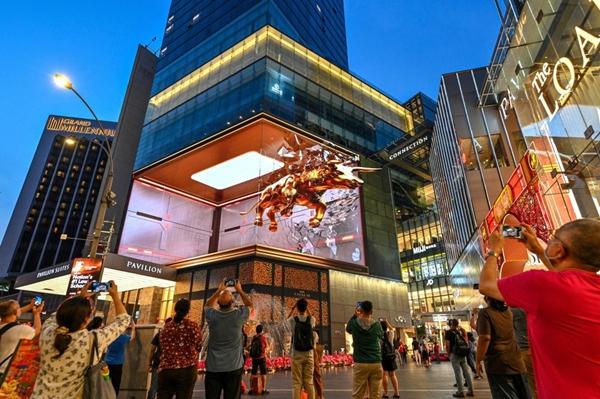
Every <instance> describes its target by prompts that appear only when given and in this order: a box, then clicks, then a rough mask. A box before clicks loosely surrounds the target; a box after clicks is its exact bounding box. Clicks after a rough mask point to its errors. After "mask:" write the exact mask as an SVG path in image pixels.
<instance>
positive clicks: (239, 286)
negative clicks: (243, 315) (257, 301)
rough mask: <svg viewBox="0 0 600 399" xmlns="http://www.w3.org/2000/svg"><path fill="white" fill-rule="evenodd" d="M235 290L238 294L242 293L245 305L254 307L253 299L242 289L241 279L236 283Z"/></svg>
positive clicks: (241, 296)
mask: <svg viewBox="0 0 600 399" xmlns="http://www.w3.org/2000/svg"><path fill="white" fill-rule="evenodd" d="M235 290H236V291H237V292H238V294H240V298H242V302H243V303H244V306H247V307H249V308H251V307H253V305H252V299H251V298H250V297H249V296H248V295H247V294H246V293H245V292H244V290H243V289H242V284H241V283H240V281H239V280H238V281H236V283H235Z"/></svg>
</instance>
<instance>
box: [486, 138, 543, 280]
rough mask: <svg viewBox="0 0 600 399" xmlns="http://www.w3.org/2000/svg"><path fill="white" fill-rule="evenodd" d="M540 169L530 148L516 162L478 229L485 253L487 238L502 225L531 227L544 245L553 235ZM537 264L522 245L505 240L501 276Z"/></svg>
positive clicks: (538, 264)
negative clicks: (525, 225) (542, 190)
mask: <svg viewBox="0 0 600 399" xmlns="http://www.w3.org/2000/svg"><path fill="white" fill-rule="evenodd" d="M539 167H540V164H539V160H538V158H537V153H536V151H535V149H534V148H532V149H530V150H529V151H527V153H525V156H524V157H523V159H521V162H519V165H518V166H517V168H516V169H515V171H514V172H513V174H512V175H511V177H510V179H509V180H508V183H507V184H506V186H504V188H503V190H502V192H501V193H500V195H499V196H498V198H497V199H496V201H495V202H494V205H493V206H492V209H490V211H489V213H488V214H487V216H486V218H485V221H484V223H483V225H482V226H481V228H480V233H481V237H482V239H483V247H484V250H485V251H487V250H488V245H487V242H488V238H489V236H490V235H491V234H492V233H493V232H494V231H495V230H497V229H498V228H499V227H500V226H502V225H503V224H506V225H509V226H520V225H521V224H527V225H530V226H532V227H533V228H534V230H535V231H536V234H537V236H538V238H540V239H542V240H543V241H544V242H547V241H548V239H549V237H550V234H551V232H552V222H551V220H550V217H549V215H548V212H547V210H546V206H545V204H544V199H543V194H542V192H541V188H540V181H539V176H538V168H539ZM540 263H541V262H539V260H537V259H534V256H533V255H532V254H530V253H529V252H528V251H527V248H526V247H525V244H523V243H522V242H520V241H517V240H506V244H505V248H504V251H503V259H502V265H501V270H500V276H501V277H508V276H510V275H513V274H517V273H520V272H522V271H523V270H526V269H529V268H532V267H539V266H540Z"/></svg>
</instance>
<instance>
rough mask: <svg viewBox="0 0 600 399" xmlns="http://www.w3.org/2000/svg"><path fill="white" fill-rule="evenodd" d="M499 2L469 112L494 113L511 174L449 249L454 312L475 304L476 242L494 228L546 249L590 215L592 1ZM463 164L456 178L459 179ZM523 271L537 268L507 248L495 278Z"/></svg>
mask: <svg viewBox="0 0 600 399" xmlns="http://www.w3.org/2000/svg"><path fill="white" fill-rule="evenodd" d="M509 3H510V4H511V5H509V6H508V7H507V9H506V10H505V13H504V17H503V19H502V21H503V23H502V27H501V31H500V33H499V38H498V42H497V46H496V49H495V51H494V53H493V57H492V61H491V63H490V66H489V67H488V68H487V69H486V78H485V81H484V82H483V84H481V85H480V96H479V109H480V112H496V111H497V112H498V113H499V115H500V125H501V133H502V135H503V137H504V144H505V148H506V149H508V150H509V154H510V157H509V161H511V160H512V161H513V162H514V167H513V168H509V171H510V175H507V174H504V176H503V179H502V186H501V190H499V191H498V192H497V194H496V195H494V196H492V197H488V202H489V206H488V207H487V209H485V212H486V215H485V216H484V217H481V216H480V211H478V210H477V209H475V212H473V211H471V212H472V215H478V216H477V217H476V218H473V222H474V223H473V222H472V223H470V225H471V229H472V230H469V231H465V232H464V233H465V234H463V235H462V236H461V241H460V245H459V246H457V248H456V249H453V253H454V254H455V255H454V256H453V262H452V264H451V268H452V271H451V278H452V284H453V285H454V286H455V287H456V290H455V300H456V305H457V308H459V309H464V308H470V307H475V306H478V305H479V304H480V303H481V299H480V298H481V296H480V295H479V293H478V292H477V291H478V290H477V289H478V278H479V271H480V268H481V266H482V265H483V254H484V253H485V246H486V239H487V237H488V236H489V234H490V233H491V232H492V231H493V230H495V229H497V228H498V226H499V225H501V224H513V223H519V222H527V223H529V224H532V225H534V226H536V230H537V232H538V236H539V237H540V238H541V239H542V240H547V239H548V236H549V234H550V232H551V231H552V229H554V228H557V227H559V226H561V225H562V224H564V223H566V222H568V221H571V220H574V219H578V218H582V217H598V215H599V214H600V196H599V195H600V191H598V190H599V182H600V157H599V154H600V143H599V140H600V109H599V106H600V81H599V79H600V78H599V77H598V73H597V70H598V66H599V65H600V57H599V56H598V49H599V47H600V36H598V30H599V28H600V2H598V1H587V0H580V1H561V0H528V1H525V2H523V4H521V5H520V6H519V7H514V6H512V2H509ZM507 4H508V3H507ZM434 142H435V139H434ZM439 153H444V152H443V150H442V149H441V148H440V149H439ZM447 153H448V152H446V154H447ZM467 159H468V157H467ZM513 162H510V164H511V165H512V164H513ZM469 165H470V163H469V162H467V163H466V165H465V169H464V170H466V171H467V172H462V168H461V173H469V172H468V170H469ZM483 182H484V183H485V184H488V180H487V179H483ZM490 199H491V201H490ZM459 202H460V201H459ZM471 209H473V208H471ZM465 214H467V215H468V212H465ZM469 217H471V215H469ZM473 227H476V229H473ZM524 266H525V267H526V268H537V267H542V266H541V264H540V262H539V259H536V258H535V257H534V256H532V255H531V254H529V253H527V251H526V249H525V248H524V247H522V246H521V247H518V246H515V248H512V249H510V250H509V251H507V253H506V259H505V262H504V263H503V266H502V270H501V273H502V274H503V275H510V274H512V273H515V272H519V271H521V270H523V267H524Z"/></svg>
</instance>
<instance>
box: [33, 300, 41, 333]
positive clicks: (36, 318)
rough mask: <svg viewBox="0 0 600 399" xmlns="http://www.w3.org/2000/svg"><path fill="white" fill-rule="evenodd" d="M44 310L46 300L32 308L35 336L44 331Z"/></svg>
mask: <svg viewBox="0 0 600 399" xmlns="http://www.w3.org/2000/svg"><path fill="white" fill-rule="evenodd" d="M43 311H44V302H42V303H41V304H40V305H39V306H34V307H33V308H32V309H31V313H32V314H33V329H34V330H35V336H34V338H35V337H37V336H38V335H40V333H41V332H42V312H43Z"/></svg>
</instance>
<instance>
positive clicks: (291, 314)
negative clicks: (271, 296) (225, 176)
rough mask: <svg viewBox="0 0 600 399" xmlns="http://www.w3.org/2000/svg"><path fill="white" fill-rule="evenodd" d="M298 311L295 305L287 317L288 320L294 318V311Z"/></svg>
mask: <svg viewBox="0 0 600 399" xmlns="http://www.w3.org/2000/svg"><path fill="white" fill-rule="evenodd" d="M295 310H296V305H295V304H294V306H292V308H291V309H290V313H289V314H288V316H287V319H289V318H290V317H292V316H293V315H294V311H295Z"/></svg>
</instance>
